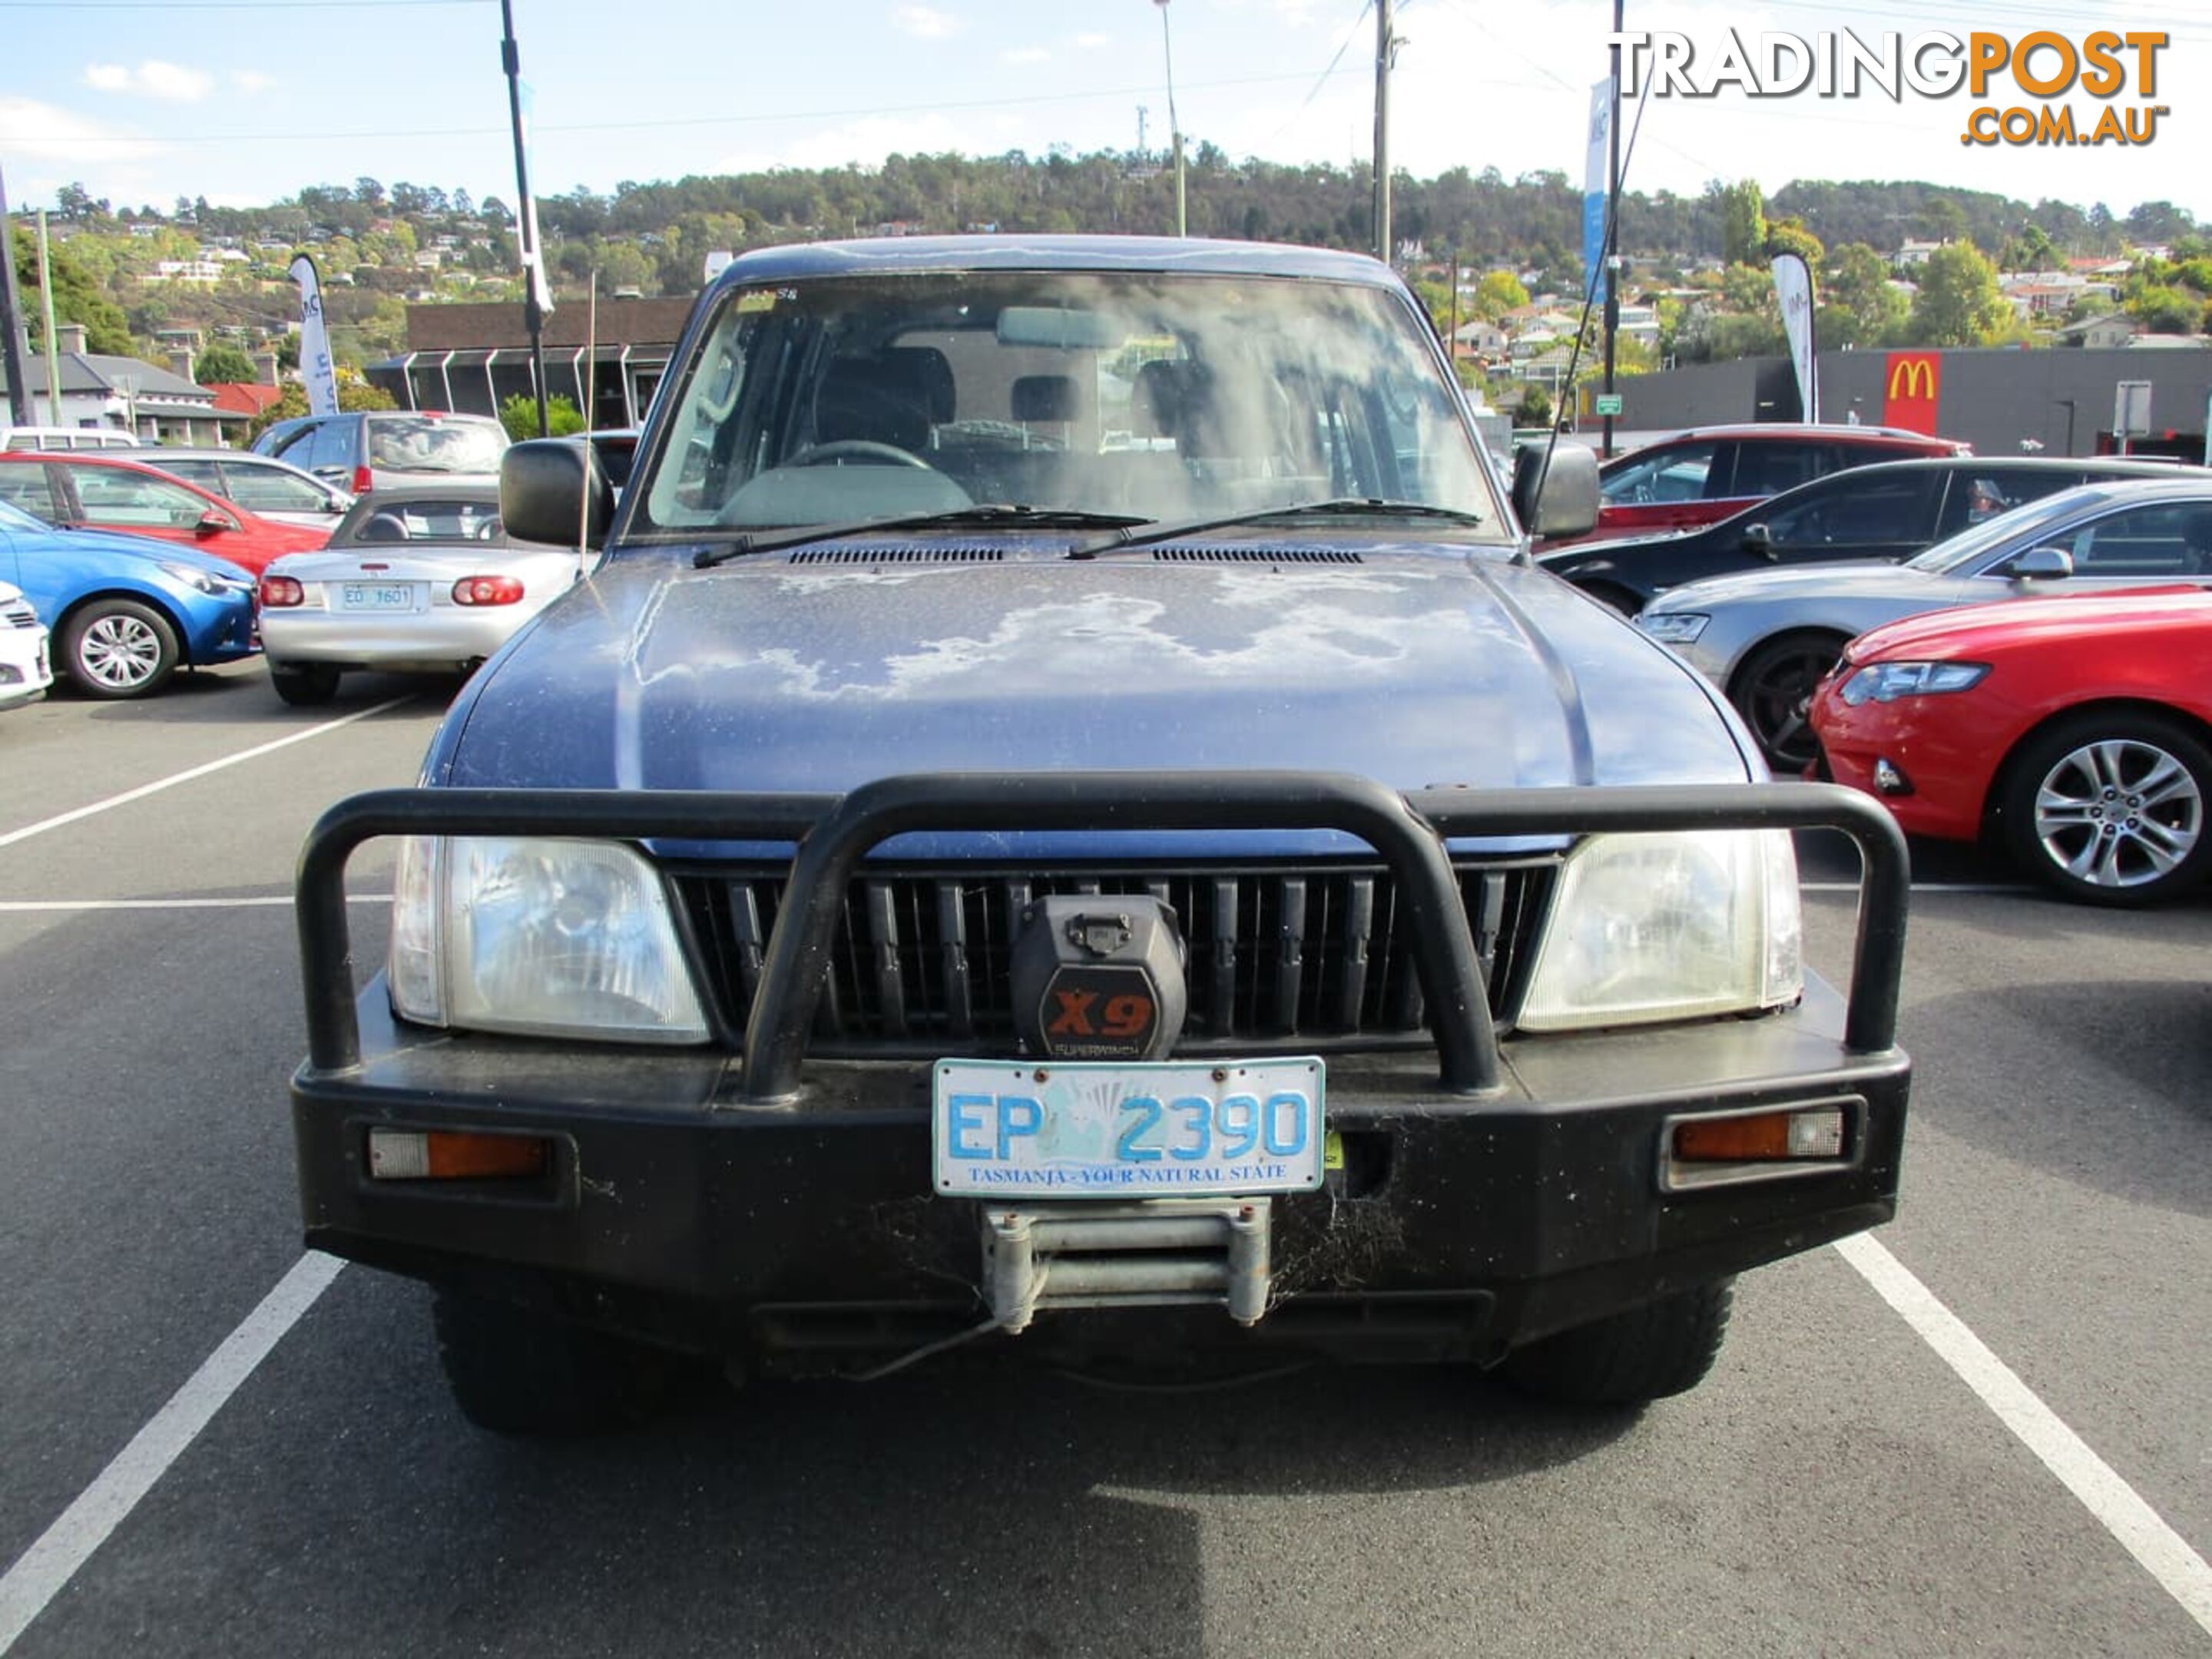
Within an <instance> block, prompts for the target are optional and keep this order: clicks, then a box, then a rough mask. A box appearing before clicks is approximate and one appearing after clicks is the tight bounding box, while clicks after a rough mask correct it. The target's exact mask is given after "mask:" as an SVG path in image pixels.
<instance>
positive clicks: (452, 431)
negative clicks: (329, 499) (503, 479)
mask: <svg viewBox="0 0 2212 1659" xmlns="http://www.w3.org/2000/svg"><path fill="white" fill-rule="evenodd" d="M253 450H254V453H256V454H258V455H274V456H276V457H277V458H278V459H282V460H285V461H289V463H290V464H291V465H294V466H296V467H300V468H302V469H303V470H305V471H309V472H312V473H313V474H314V475H315V476H316V477H319V478H325V479H328V480H329V481H330V482H331V483H334V484H337V486H338V487H339V488H340V489H349V490H351V491H352V492H353V493H354V494H355V495H367V494H368V492H369V491H371V490H373V489H389V488H391V487H392V485H394V484H410V483H431V482H447V481H465V482H467V483H490V484H495V483H498V482H499V464H500V457H501V456H502V455H504V454H505V453H507V428H505V427H503V426H501V424H500V423H499V422H497V421H495V420H494V419H493V418H492V417H491V416H489V415H453V414H448V413H447V412H446V411H445V410H435V409H380V410H356V411H354V412H352V413H350V414H339V415H303V416H298V417H297V418H295V419H293V420H289V421H278V422H276V424H275V425H273V426H271V427H270V428H269V429H268V430H267V431H265V432H264V433H263V434H262V435H260V436H259V437H258V438H256V439H255V440H254V441H253Z"/></svg>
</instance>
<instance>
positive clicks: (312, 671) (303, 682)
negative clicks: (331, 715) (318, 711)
mask: <svg viewBox="0 0 2212 1659" xmlns="http://www.w3.org/2000/svg"><path fill="white" fill-rule="evenodd" d="M269 684H270V685H272V686H274V687H275V688H276V695H277V696H279V697H281V698H283V700H284V701H285V702H287V703H289V704H290V705H291V706H292V707H293V708H315V707H318V706H319V705H320V704H323V703H326V702H329V701H330V700H331V698H332V697H335V696H337V694H338V671H337V669H335V668H332V667H331V666H330V665H328V664H326V663H274V662H272V663H270V665H269Z"/></svg>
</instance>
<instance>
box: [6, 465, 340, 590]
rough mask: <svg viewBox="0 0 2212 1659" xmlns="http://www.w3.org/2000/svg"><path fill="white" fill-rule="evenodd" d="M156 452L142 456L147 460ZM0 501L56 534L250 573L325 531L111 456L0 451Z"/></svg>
mask: <svg viewBox="0 0 2212 1659" xmlns="http://www.w3.org/2000/svg"><path fill="white" fill-rule="evenodd" d="M143 453H144V454H145V455H146V456H147V457H148V458H149V459H153V458H155V457H158V456H159V455H160V454H161V451H160V450H158V449H149V450H146V451H144V452H143ZM0 501H11V502H13V503H14V504H15V506H17V507H21V508H22V509H23V510H24V511H25V512H26V513H30V514H31V515H32V517H33V518H37V519H43V520H46V522H47V523H48V524H51V525H55V526H59V527H61V528H63V529H65V530H66V529H75V528H78V527H80V526H82V527H87V528H90V529H94V530H120V531H125V532H129V533H130V534H131V535H134V536H155V537H158V538H161V540H163V541H171V542H182V543H183V544H185V545H186V546H188V547H196V548H197V549H198V550H200V551H201V552H203V553H211V554H213V555H214V556H216V557H217V558H219V559H228V560H229V561H230V562H232V563H233V564H235V565H240V566H243V567H244V568H246V570H248V571H250V572H252V574H254V575H256V576H258V575H259V574H261V573H262V571H263V570H264V569H266V568H268V565H269V562H270V560H271V559H274V558H277V557H280V556H283V555H284V554H286V553H301V552H305V551H307V550H308V549H310V548H317V547H320V546H322V545H323V544H325V542H327V541H329V540H330V538H331V532H330V529H329V527H328V526H324V527H322V528H319V529H313V528H308V527H307V526H301V525H291V524H279V523H277V522H276V520H273V519H264V518H263V517H261V516H260V515H259V514H258V513H249V512H247V511H246V509H245V508H244V507H240V505H239V504H238V503H237V502H236V501H225V500H224V499H223V498H222V496H220V495H210V494H209V493H208V492H207V491H206V490H204V489H201V488H200V487H199V486H198V485H197V484H191V483H185V481H184V480H183V479H181V478H173V477H170V476H169V475H168V474H167V473H166V472H163V471H159V470H158V469H157V467H155V466H154V465H147V464H146V463H144V462H141V461H137V460H125V459H120V458H119V457H118V456H117V455H114V454H104V455H100V454H77V453H71V454H59V453H47V452H43V451H28V450H26V451H15V452H0Z"/></svg>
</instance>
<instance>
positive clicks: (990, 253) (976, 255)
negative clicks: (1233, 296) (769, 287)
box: [714, 236, 1397, 289]
mask: <svg viewBox="0 0 2212 1659" xmlns="http://www.w3.org/2000/svg"><path fill="white" fill-rule="evenodd" d="M934 270H944V271H953V270H1127V271H1160V272H1166V271H1176V272H1182V271H1190V272H1195V273H1198V274H1200V275H1203V276H1305V277H1321V278H1326V279H1327V280H1329V281H1332V282H1339V283H1361V284H1364V285H1365V286H1368V287H1371V288H1390V287H1395V286H1396V285H1397V278H1396V276H1395V275H1394V274H1393V273H1392V271H1391V270H1390V269H1389V267H1388V266H1386V265H1384V264H1382V263H1381V262H1379V261H1377V260H1375V259H1371V258H1368V257H1367V256H1366V255H1365V254H1364V253H1341V252H1335V251H1333V250H1331V249H1328V248H1315V247H1296V246H1287V245H1285V244H1282V243H1278V242H1217V241H1205V240H1187V239H1185V238H1182V237H1176V236H898V237H887V238H884V239H882V240H863V241H857V242H797V243H793V244H791V245H789V246H782V247H764V248H757V249H755V250H754V251H753V252H750V253H745V254H740V255H739V256H738V258H735V259H733V260H732V261H731V262H730V264H729V265H728V267H727V268H726V270H724V271H723V272H722V274H721V275H720V276H718V277H717V278H716V279H715V283H714V286H715V287H716V288H717V289H723V288H749V287H751V286H752V285H753V284H755V283H763V282H780V281H782V280H784V279H786V278H799V277H808V276H869V275H877V274H882V273H886V272H888V273H894V274H907V273H913V272H927V271H934Z"/></svg>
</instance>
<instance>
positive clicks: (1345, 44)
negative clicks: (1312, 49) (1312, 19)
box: [1267, 0, 1375, 144]
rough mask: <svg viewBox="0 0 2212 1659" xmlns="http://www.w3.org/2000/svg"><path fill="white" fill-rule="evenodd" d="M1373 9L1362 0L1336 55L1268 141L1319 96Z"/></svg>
mask: <svg viewBox="0 0 2212 1659" xmlns="http://www.w3.org/2000/svg"><path fill="white" fill-rule="evenodd" d="M1374 9H1375V0H1362V3H1361V5H1360V8H1359V15H1358V16H1357V17H1355V18H1353V19H1352V27H1350V28H1348V29H1346V30H1345V32H1344V39H1343V40H1340V41H1338V42H1337V43H1336V56H1335V57H1334V58H1330V59H1329V60H1328V68H1327V69H1324V70H1322V72H1321V73H1320V74H1319V75H1316V76H1314V83H1313V86H1312V87H1311V88H1310V89H1309V90H1308V91H1307V93H1306V95H1305V97H1304V99H1302V100H1300V101H1299V103H1298V106H1297V108H1296V109H1294V110H1292V111H1291V116H1290V119H1289V120H1287V121H1285V122H1284V123H1283V125H1280V126H1279V127H1277V128H1276V129H1275V130H1274V131H1273V132H1271V133H1269V134H1268V135H1267V142H1268V143H1271V144H1272V143H1274V142H1275V140H1276V139H1278V138H1279V137H1282V136H1283V135H1284V134H1285V133H1286V132H1288V131H1290V130H1291V127H1293V126H1294V125H1297V118H1298V117H1300V116H1301V115H1304V113H1305V112H1306V111H1307V110H1308V109H1310V107H1312V105H1313V100H1315V99H1316V98H1318V97H1320V96H1321V89H1322V88H1323V87H1324V86H1326V85H1327V84H1328V78H1329V76H1332V75H1334V74H1335V73H1336V66H1337V65H1338V64H1341V63H1342V62H1343V61H1344V54H1345V53H1346V52H1349V51H1350V50H1351V49H1352V41H1353V40H1355V39H1356V38H1357V37H1358V33H1359V26H1360V25H1361V24H1362V23H1364V22H1365V21H1367V14H1368V13H1369V12H1370V11H1372V10H1374Z"/></svg>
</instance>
